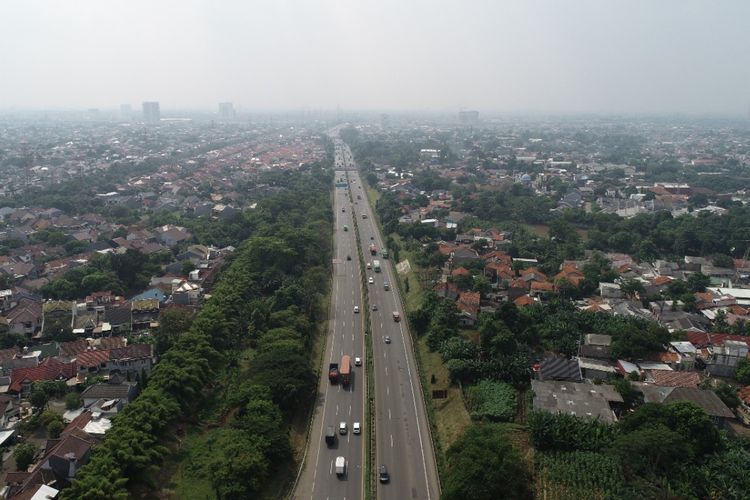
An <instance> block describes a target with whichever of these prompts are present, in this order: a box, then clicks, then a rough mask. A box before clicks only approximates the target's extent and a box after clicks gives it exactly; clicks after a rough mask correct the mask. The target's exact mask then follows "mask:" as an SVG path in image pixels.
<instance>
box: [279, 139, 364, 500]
mask: <svg viewBox="0 0 750 500" xmlns="http://www.w3.org/2000/svg"><path fill="white" fill-rule="evenodd" d="M338 156H339V155H338V154H337V157H338ZM338 161H343V159H339V160H338ZM345 176H346V174H345V172H343V171H337V172H336V179H339V178H342V177H343V178H346V177H345ZM333 201H334V203H333V204H334V212H335V213H334V215H335V227H334V260H333V283H332V286H333V290H332V294H331V309H330V316H329V319H330V321H329V331H328V335H327V338H326V349H325V355H324V359H323V366H322V367H321V376H320V381H319V385H318V394H317V399H316V408H315V410H314V412H315V413H314V417H313V424H312V428H311V434H310V442H309V443H308V449H307V452H306V456H305V463H304V465H303V470H302V472H301V475H300V478H299V480H298V482H297V485H296V488H295V491H294V494H293V498H295V499H300V500H302V499H314V500H317V499H324V500H325V499H330V500H333V499H352V500H354V499H360V498H363V497H364V476H363V474H364V467H365V455H364V453H365V440H366V434H365V429H364V426H365V425H366V419H365V408H364V403H365V399H364V395H365V390H366V379H365V371H364V368H365V367H364V355H365V346H364V335H363V332H364V328H363V324H362V322H363V319H362V318H363V317H364V314H363V313H364V311H360V312H359V313H355V312H354V307H355V306H358V307H359V308H360V309H362V308H363V303H362V279H361V275H360V266H359V254H358V253H357V246H356V245H357V242H356V239H355V238H356V236H355V233H354V223H353V221H352V211H351V208H350V207H351V202H350V201H349V190H348V189H347V188H346V187H336V188H335V193H334V200H333ZM342 208H343V209H344V211H343V212H342V211H341V209H342ZM344 226H347V227H348V231H344ZM347 256H350V257H351V260H347ZM345 354H348V355H349V356H351V358H352V364H353V363H354V358H355V357H360V358H362V360H363V364H362V366H352V382H351V384H350V385H349V387H346V388H345V387H343V386H342V385H340V384H337V385H332V384H331V383H330V382H329V380H328V364H329V363H340V362H341V357H342V356H343V355H345ZM340 422H346V423H347V427H348V432H347V433H346V434H345V435H341V434H339V433H338V432H339V423H340ZM354 422H359V423H360V425H361V426H362V429H363V430H362V434H360V435H355V434H353V433H352V425H353V423H354ZM329 425H332V426H334V428H335V430H336V433H337V442H336V444H335V445H333V446H328V445H327V444H326V442H325V431H326V427H327V426H329ZM338 456H343V457H344V458H345V459H346V463H347V467H346V475H345V476H344V477H341V478H339V477H338V476H337V475H336V472H335V470H334V461H335V459H336V457H338Z"/></svg>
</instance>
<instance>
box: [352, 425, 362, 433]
mask: <svg viewBox="0 0 750 500" xmlns="http://www.w3.org/2000/svg"><path fill="white" fill-rule="evenodd" d="M360 432H362V428H361V427H360V426H359V422H354V423H353V424H352V433H353V434H359V433H360Z"/></svg>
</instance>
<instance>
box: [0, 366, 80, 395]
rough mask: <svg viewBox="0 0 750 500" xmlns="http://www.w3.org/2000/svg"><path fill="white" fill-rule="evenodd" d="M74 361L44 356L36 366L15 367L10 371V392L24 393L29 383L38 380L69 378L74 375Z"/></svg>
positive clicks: (29, 387) (27, 389)
mask: <svg viewBox="0 0 750 500" xmlns="http://www.w3.org/2000/svg"><path fill="white" fill-rule="evenodd" d="M75 372H76V367H75V363H63V362H61V361H58V360H57V359H55V358H45V359H44V361H42V362H41V363H39V365H38V366H35V367H31V368H17V369H15V370H13V371H11V373H10V386H9V387H8V392H9V393H11V394H21V393H26V392H28V391H29V390H30V389H31V384H33V383H34V382H38V381H40V380H66V381H67V380H70V379H71V378H73V377H75Z"/></svg>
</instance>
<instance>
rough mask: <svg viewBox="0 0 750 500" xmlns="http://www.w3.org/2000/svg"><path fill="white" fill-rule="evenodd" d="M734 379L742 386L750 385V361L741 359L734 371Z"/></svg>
mask: <svg viewBox="0 0 750 500" xmlns="http://www.w3.org/2000/svg"><path fill="white" fill-rule="evenodd" d="M734 378H736V379H737V381H738V382H739V383H740V384H742V385H750V361H748V360H747V359H741V360H740V361H739V362H738V363H737V368H735V371H734Z"/></svg>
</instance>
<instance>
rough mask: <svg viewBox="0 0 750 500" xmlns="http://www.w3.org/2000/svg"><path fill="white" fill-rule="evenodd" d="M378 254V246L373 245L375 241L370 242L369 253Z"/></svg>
mask: <svg viewBox="0 0 750 500" xmlns="http://www.w3.org/2000/svg"><path fill="white" fill-rule="evenodd" d="M377 254H378V247H377V246H376V245H375V243H370V255H377Z"/></svg>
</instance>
